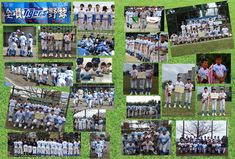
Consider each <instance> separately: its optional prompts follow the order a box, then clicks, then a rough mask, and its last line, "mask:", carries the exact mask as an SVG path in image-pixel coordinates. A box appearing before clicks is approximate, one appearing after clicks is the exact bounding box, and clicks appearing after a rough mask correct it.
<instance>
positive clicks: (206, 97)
mask: <svg viewBox="0 0 235 159" xmlns="http://www.w3.org/2000/svg"><path fill="white" fill-rule="evenodd" d="M209 96H210V93H209V92H203V93H202V114H204V111H205V107H206V111H207V113H208V112H209Z"/></svg>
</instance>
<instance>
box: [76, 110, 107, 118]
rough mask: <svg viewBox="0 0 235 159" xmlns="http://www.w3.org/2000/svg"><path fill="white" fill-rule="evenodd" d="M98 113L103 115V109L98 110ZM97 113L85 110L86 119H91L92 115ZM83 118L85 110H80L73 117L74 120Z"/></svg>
mask: <svg viewBox="0 0 235 159" xmlns="http://www.w3.org/2000/svg"><path fill="white" fill-rule="evenodd" d="M99 111H100V113H103V114H104V113H105V112H106V110H105V109H99ZM97 113H98V109H87V110H86V116H87V118H89V117H92V116H93V115H94V114H97ZM84 116H85V110H82V111H80V112H78V113H76V114H74V117H75V118H78V117H84Z"/></svg>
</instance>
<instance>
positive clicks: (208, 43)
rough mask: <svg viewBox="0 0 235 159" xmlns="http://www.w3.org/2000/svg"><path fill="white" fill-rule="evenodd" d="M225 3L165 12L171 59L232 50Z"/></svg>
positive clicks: (228, 16)
mask: <svg viewBox="0 0 235 159" xmlns="http://www.w3.org/2000/svg"><path fill="white" fill-rule="evenodd" d="M229 14H230V13H229V7H228V1H221V2H214V3H207V4H200V5H194V6H187V7H182V8H172V9H167V10H166V18H167V23H168V31H169V37H170V41H171V52H172V56H182V55H188V54H194V53H201V52H208V51H218V50H223V49H232V48H233V47H234V44H233V38H232V27H231V21H230V15H229Z"/></svg>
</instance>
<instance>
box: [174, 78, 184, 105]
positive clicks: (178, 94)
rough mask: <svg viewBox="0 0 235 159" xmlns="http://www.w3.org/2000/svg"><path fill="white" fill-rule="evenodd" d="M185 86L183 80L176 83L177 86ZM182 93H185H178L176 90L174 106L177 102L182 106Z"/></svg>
mask: <svg viewBox="0 0 235 159" xmlns="http://www.w3.org/2000/svg"><path fill="white" fill-rule="evenodd" d="M177 86H178V87H184V83H183V82H182V81H176V83H175V87H177ZM182 95H183V93H178V92H175V103H174V107H176V103H177V102H179V106H181V101H182Z"/></svg>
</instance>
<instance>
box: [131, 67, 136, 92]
mask: <svg viewBox="0 0 235 159" xmlns="http://www.w3.org/2000/svg"><path fill="white" fill-rule="evenodd" d="M130 76H131V77H130V78H131V80H130V82H131V94H130V95H133V94H134V95H137V77H138V70H137V67H136V65H135V64H133V65H132V70H131V71H130Z"/></svg>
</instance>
